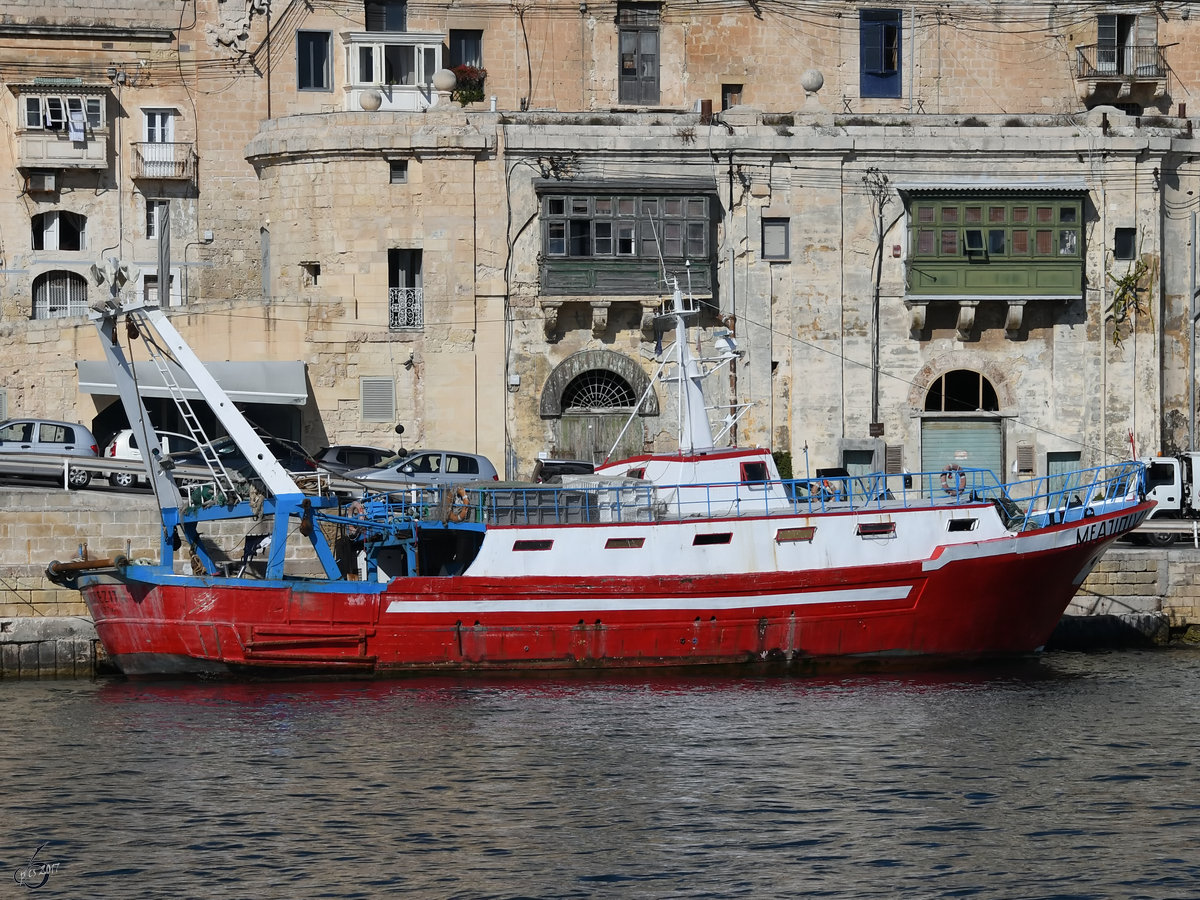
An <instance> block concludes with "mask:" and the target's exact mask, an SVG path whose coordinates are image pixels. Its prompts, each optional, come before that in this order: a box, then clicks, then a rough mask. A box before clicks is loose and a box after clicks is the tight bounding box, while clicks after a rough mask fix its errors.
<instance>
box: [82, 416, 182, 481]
mask: <svg viewBox="0 0 1200 900" xmlns="http://www.w3.org/2000/svg"><path fill="white" fill-rule="evenodd" d="M158 437H159V439H160V440H161V442H162V452H163V453H164V454H171V453H182V452H185V451H188V450H195V449H196V447H197V446H199V445H198V444H197V442H196V440H195V439H194V438H190V437H188V436H187V435H186V434H177V433H176V432H174V431H160V432H158ZM101 455H102V456H103V457H104V458H106V459H136V460H140V459H141V458H142V451H141V450H139V449H138V445H137V435H135V434H134V433H133V429H132V428H123V429H122V430H120V431H118V432H117V434H116V436H115V437H114V438H113V439H112V440H111V441H109V442H108V445H107V446H106V447H105V448H104V453H102V454H101ZM145 480H146V479H145V476H142V475H138V474H137V473H136V472H112V473H110V474H109V476H108V483H109V484H111V485H112V486H113V487H118V488H128V487H134V486H136V485H137V484H138V483H139V482H144V481H145Z"/></svg>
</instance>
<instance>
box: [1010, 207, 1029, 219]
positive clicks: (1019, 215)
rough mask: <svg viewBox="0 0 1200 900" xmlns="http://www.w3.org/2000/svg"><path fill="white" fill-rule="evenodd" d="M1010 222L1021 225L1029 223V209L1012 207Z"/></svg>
mask: <svg viewBox="0 0 1200 900" xmlns="http://www.w3.org/2000/svg"><path fill="white" fill-rule="evenodd" d="M1012 220H1013V221H1014V222H1022V223H1024V222H1028V221H1029V207H1028V206H1014V207H1013V211H1012Z"/></svg>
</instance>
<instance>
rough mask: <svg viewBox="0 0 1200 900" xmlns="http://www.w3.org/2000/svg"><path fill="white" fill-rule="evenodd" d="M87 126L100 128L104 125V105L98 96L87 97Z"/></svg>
mask: <svg viewBox="0 0 1200 900" xmlns="http://www.w3.org/2000/svg"><path fill="white" fill-rule="evenodd" d="M87 123H88V128H100V127H102V126H103V125H104V105H103V101H102V100H101V98H99V97H88V98H87Z"/></svg>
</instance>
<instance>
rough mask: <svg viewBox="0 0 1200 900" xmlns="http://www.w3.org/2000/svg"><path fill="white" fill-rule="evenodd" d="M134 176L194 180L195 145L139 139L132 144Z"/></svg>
mask: <svg viewBox="0 0 1200 900" xmlns="http://www.w3.org/2000/svg"><path fill="white" fill-rule="evenodd" d="M133 177H134V178H170V179H175V180H178V181H195V180H196V145H195V144H179V143H171V144H168V143H160V142H157V141H140V142H138V143H136V144H134V145H133Z"/></svg>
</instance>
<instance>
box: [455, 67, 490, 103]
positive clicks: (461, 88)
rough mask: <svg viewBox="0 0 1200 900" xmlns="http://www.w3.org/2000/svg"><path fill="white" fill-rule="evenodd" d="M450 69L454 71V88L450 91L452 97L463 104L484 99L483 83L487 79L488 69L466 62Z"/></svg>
mask: <svg viewBox="0 0 1200 900" xmlns="http://www.w3.org/2000/svg"><path fill="white" fill-rule="evenodd" d="M450 71H452V72H453V73H454V90H453V91H451V92H450V99H452V100H457V101H458V102H459V103H461V104H462V105H463V106H466V105H467V104H468V103H471V102H473V101H475V100H482V99H483V83H484V81H485V80H487V69H484V68H481V67H479V66H468V65H465V64H464V65H461V66H455V67H454V68H453V69H451V70H450Z"/></svg>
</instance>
